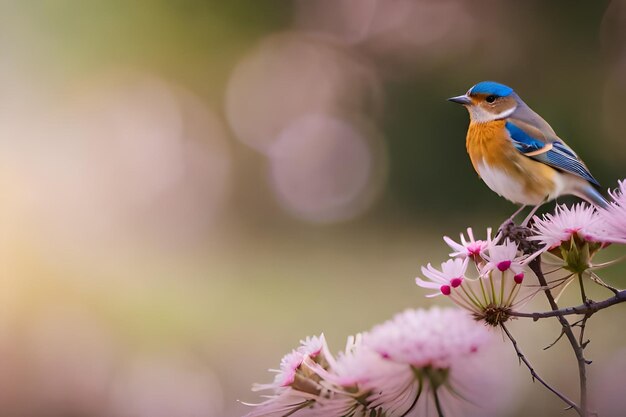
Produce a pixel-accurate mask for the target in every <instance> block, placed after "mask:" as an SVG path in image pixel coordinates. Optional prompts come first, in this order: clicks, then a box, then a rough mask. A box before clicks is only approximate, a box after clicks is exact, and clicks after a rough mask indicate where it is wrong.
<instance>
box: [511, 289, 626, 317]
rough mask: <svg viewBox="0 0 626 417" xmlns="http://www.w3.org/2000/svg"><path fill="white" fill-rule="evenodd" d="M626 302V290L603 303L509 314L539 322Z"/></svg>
mask: <svg viewBox="0 0 626 417" xmlns="http://www.w3.org/2000/svg"><path fill="white" fill-rule="evenodd" d="M623 302H626V290H621V291H619V292H618V293H617V294H616V295H615V296H613V297H611V298H607V299H606V300H603V301H597V302H596V301H592V302H590V303H588V304H581V305H579V306H576V307H566V308H561V309H557V310H552V311H546V312H543V313H522V312H519V311H511V312H510V313H509V314H510V315H511V316H515V317H528V318H531V319H533V320H534V321H537V320H539V319H545V318H548V317H558V316H569V315H572V314H588V315H590V316H591V314H593V313H595V312H597V311H600V310H603V309H605V308H607V307H611V306H612V305H615V304H619V303H623Z"/></svg>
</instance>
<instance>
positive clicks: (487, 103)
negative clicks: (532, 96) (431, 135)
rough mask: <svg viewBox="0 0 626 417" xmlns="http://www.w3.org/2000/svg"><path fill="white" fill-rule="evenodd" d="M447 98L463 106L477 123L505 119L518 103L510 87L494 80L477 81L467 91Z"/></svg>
mask: <svg viewBox="0 0 626 417" xmlns="http://www.w3.org/2000/svg"><path fill="white" fill-rule="evenodd" d="M448 100H449V101H451V102H453V103H458V104H462V105H463V106H465V107H466V108H467V110H468V111H469V114H470V118H471V119H472V121H474V122H477V123H484V122H490V121H493V120H499V119H505V118H507V117H509V116H510V115H511V114H512V113H513V112H514V111H515V109H516V108H517V106H518V104H519V103H518V97H517V95H516V94H515V92H513V89H512V88H511V87H507V86H506V85H504V84H500V83H497V82H495V81H482V82H479V83H478V84H476V85H475V86H473V87H472V88H470V89H469V90H467V93H465V94H463V95H461V96H456V97H450V98H449V99H448Z"/></svg>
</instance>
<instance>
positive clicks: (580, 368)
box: [528, 256, 589, 417]
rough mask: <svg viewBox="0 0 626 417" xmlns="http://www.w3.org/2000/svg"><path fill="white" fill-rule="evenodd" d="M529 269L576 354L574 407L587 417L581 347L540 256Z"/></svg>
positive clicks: (585, 376)
mask: <svg viewBox="0 0 626 417" xmlns="http://www.w3.org/2000/svg"><path fill="white" fill-rule="evenodd" d="M528 266H529V267H530V269H532V271H533V272H534V273H535V275H536V276H537V279H538V280H539V284H541V285H542V286H543V287H544V288H545V290H544V292H545V294H546V298H547V299H548V303H549V304H550V307H551V308H552V310H553V311H556V312H557V314H556V317H557V318H558V320H559V323H561V326H562V329H563V332H564V333H565V336H566V337H567V340H568V341H569V343H570V345H571V346H572V350H573V351H574V355H575V356H576V361H577V363H578V380H579V385H580V407H578V408H576V411H577V412H578V414H579V415H580V416H581V417H587V416H588V415H589V414H588V411H587V361H586V360H585V357H584V354H583V349H582V347H581V346H580V345H579V344H578V340H576V336H574V332H573V331H572V327H571V326H570V324H569V322H568V321H567V319H566V318H565V317H563V315H562V314H560V312H558V311H559V306H558V304H557V303H556V301H555V300H554V297H553V296H552V291H550V288H548V283H547V282H546V278H545V276H544V275H543V272H542V271H541V256H538V257H537V258H535V259H533V260H532V262H530V264H529V265H528Z"/></svg>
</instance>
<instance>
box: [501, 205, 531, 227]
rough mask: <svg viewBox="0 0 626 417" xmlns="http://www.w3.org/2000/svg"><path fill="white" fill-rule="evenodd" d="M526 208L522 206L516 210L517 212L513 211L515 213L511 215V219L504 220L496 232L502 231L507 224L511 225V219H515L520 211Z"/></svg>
mask: <svg viewBox="0 0 626 417" xmlns="http://www.w3.org/2000/svg"><path fill="white" fill-rule="evenodd" d="M525 208H526V205H525V204H522V206H521V207H520V208H518V209H517V210H515V213H513V214H511V217H509V218H508V219H506V220H505V221H504V222H503V223H502V224H501V225H500V227H499V228H498V230H504V229H505V227H506V226H507V225H508V224H509V223H513V219H515V217H516V216H517V215H518V214H520V213H521V212H522V210H524V209H525Z"/></svg>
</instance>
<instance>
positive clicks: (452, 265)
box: [415, 258, 468, 297]
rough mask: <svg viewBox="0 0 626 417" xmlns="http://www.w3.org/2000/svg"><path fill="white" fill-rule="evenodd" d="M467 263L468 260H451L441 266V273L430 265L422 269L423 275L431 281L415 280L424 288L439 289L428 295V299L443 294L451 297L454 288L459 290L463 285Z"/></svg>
mask: <svg viewBox="0 0 626 417" xmlns="http://www.w3.org/2000/svg"><path fill="white" fill-rule="evenodd" d="M467 262H468V259H467V258H465V259H461V258H456V259H449V260H447V261H446V262H443V263H442V264H441V271H440V270H438V269H436V268H435V267H433V266H432V265H431V264H428V265H426V267H422V274H424V276H426V277H427V278H429V279H430V281H425V280H423V279H421V278H419V277H418V278H415V283H416V284H417V285H419V286H420V287H422V288H428V289H438V291H437V292H435V293H433V294H430V295H427V297H435V296H438V295H441V294H443V295H450V293H451V292H452V289H453V288H457V287H459V286H460V285H461V284H462V283H463V279H464V277H465V271H466V270H467Z"/></svg>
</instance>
